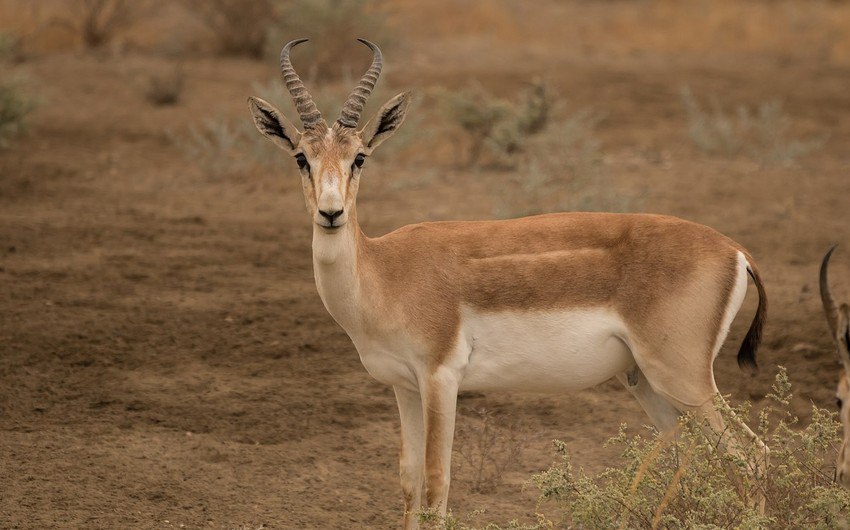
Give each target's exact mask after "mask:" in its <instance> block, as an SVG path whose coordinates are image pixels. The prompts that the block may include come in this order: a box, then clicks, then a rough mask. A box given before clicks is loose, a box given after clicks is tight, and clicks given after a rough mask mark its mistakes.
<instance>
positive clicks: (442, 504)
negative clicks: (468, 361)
mask: <svg viewBox="0 0 850 530" xmlns="http://www.w3.org/2000/svg"><path fill="white" fill-rule="evenodd" d="M422 383H423V384H422V388H420V393H421V394H422V406H423V414H424V416H425V502H426V505H427V507H428V509H431V510H436V511H437V512H438V513H439V514H440V515H445V513H446V504H447V502H448V497H449V482H450V480H451V464H452V441H453V439H454V430H455V412H456V409H457V391H458V386H459V380H458V376H457V375H456V374H455V373H454V372H453V371H452V370H450V369H448V368H445V367H439V368H437V369H436V370H435V371H434V372H433V373H432V374H430V375H429V376H427V378H426V379H425V380H424V381H423V382H422Z"/></svg>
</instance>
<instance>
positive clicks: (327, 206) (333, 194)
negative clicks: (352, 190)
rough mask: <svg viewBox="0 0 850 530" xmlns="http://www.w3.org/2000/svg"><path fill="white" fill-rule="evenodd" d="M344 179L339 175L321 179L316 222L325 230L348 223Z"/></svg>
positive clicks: (318, 184) (317, 190)
mask: <svg viewBox="0 0 850 530" xmlns="http://www.w3.org/2000/svg"><path fill="white" fill-rule="evenodd" d="M342 187H343V179H342V178H341V177H340V176H339V174H338V173H329V174H326V175H323V176H322V178H321V179H319V181H318V183H317V186H316V188H317V189H316V214H315V216H314V219H313V220H314V222H315V223H316V224H317V225H319V226H321V227H323V228H337V227H340V226H342V225H344V224H345V223H346V222H347V221H348V212H346V211H345V197H344V195H343V189H342Z"/></svg>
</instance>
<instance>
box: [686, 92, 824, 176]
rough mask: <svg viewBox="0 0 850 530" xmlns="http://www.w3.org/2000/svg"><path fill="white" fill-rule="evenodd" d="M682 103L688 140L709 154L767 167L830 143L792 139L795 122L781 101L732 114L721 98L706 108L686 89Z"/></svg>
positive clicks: (764, 103) (817, 139)
mask: <svg viewBox="0 0 850 530" xmlns="http://www.w3.org/2000/svg"><path fill="white" fill-rule="evenodd" d="M682 102H683V104H684V106H685V111H686V113H687V120H688V126H687V130H688V137H689V138H690V139H691V141H692V142H693V143H694V145H696V146H697V147H698V148H700V149H701V150H703V151H705V152H706V153H710V154H716V155H722V156H728V157H734V156H739V155H744V156H747V157H750V158H752V159H753V160H756V161H758V162H760V163H762V164H765V165H776V164H779V165H787V164H790V163H792V162H794V160H796V159H798V158H800V157H802V156H805V155H807V154H808V153H810V152H812V151H814V150H816V149H819V148H821V147H822V146H823V144H824V143H825V141H826V138H825V137H821V138H815V139H808V140H800V139H792V138H789V130H790V129H791V126H792V121H791V119H790V118H789V117H788V116H787V115H786V114H785V111H784V110H783V108H782V104H781V103H780V102H778V101H768V102H762V103H760V104H759V105H758V106H757V107H756V108H755V109H753V110H751V109H749V108H747V107H745V106H739V107H738V108H737V109H736V111H735V112H734V113H730V112H728V111H726V110H724V108H723V105H721V104H720V102H719V101H718V100H717V99H712V100H711V103H710V105H709V107H708V109H706V107H705V106H704V105H702V104H701V103H700V102H699V101H698V100H697V99H696V98H695V97H694V95H693V94H692V93H691V91H690V89H688V88H687V87H685V88H683V89H682Z"/></svg>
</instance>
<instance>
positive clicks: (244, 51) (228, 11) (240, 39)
mask: <svg viewBox="0 0 850 530" xmlns="http://www.w3.org/2000/svg"><path fill="white" fill-rule="evenodd" d="M183 2H184V3H185V5H186V6H187V7H188V8H189V9H190V10H191V11H192V12H193V13H194V14H196V15H197V16H198V17H199V19H200V20H201V22H203V23H204V25H205V26H207V28H208V29H209V30H210V32H211V33H212V35H213V36H214V38H215V39H216V45H217V46H218V50H219V52H221V53H223V54H226V55H247V56H248V57H254V58H261V57H263V54H264V52H265V49H266V39H267V37H268V33H269V30H270V28H271V27H272V25H273V24H274V23H275V22H276V21H277V20H278V19H279V16H280V13H279V9H278V8H277V4H278V2H276V1H275V0H183Z"/></svg>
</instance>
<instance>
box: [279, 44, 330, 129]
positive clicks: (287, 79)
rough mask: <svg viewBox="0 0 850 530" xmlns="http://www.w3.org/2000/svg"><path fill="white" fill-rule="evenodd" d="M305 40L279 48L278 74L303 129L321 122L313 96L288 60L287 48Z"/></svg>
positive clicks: (320, 114)
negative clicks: (293, 103) (281, 77)
mask: <svg viewBox="0 0 850 530" xmlns="http://www.w3.org/2000/svg"><path fill="white" fill-rule="evenodd" d="M306 41H307V39H295V40H292V41H289V42H287V43H286V45H285V46H284V47H283V49H282V50H280V74H281V75H282V76H283V82H284V83H285V84H286V88H287V90H289V95H291V96H292V100H293V101H294V102H295V109H296V110H297V111H298V116H300V117H301V123H302V124H303V125H304V128H305V129H312V128H314V127H316V126H317V125H319V124H320V123H322V113H321V112H319V109H318V107H316V104H315V103H313V97H312V96H310V93H309V92H307V88H306V87H305V86H304V83H303V82H302V81H301V78H300V77H298V74H296V73H295V68H293V67H292V61H290V60H289V50H290V49H292V47H293V46H296V45H298V44H301V43H302V42H306Z"/></svg>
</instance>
